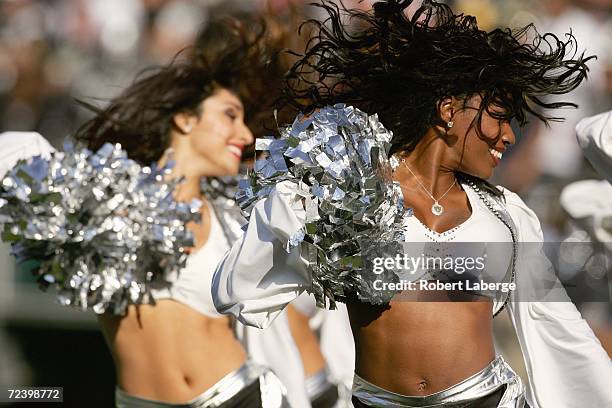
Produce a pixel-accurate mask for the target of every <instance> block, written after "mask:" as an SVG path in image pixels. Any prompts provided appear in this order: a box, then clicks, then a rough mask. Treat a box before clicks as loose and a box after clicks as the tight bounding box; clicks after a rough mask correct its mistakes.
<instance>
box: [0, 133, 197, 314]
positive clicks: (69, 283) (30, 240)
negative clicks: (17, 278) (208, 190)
mask: <svg viewBox="0 0 612 408" xmlns="http://www.w3.org/2000/svg"><path fill="white" fill-rule="evenodd" d="M171 166H172V163H170V164H169V165H168V166H166V167H164V168H156V167H155V166H152V167H142V166H140V165H139V164H138V163H136V162H135V161H133V160H130V159H129V158H128V157H127V153H126V152H125V151H124V150H122V149H121V146H120V145H118V144H117V145H111V144H105V145H104V146H102V147H101V148H100V149H99V150H98V151H97V152H95V153H93V152H91V151H89V150H87V149H84V148H75V147H74V146H72V145H71V144H70V143H66V144H65V146H64V151H63V152H55V153H54V154H52V156H51V158H50V159H49V160H46V159H43V158H41V157H39V156H38V157H33V158H31V159H29V160H22V161H21V162H19V163H18V164H17V165H16V166H15V167H14V168H13V169H12V170H11V171H10V172H9V173H8V174H7V175H6V176H5V178H4V179H3V180H2V182H1V183H2V184H1V186H0V223H2V224H4V228H3V232H2V239H3V240H4V241H5V242H10V243H11V244H12V252H13V254H14V255H15V256H16V258H17V260H18V261H25V260H36V261H38V262H39V263H40V266H39V267H38V268H37V269H36V273H37V275H38V276H39V282H40V283H41V284H42V285H43V286H44V287H47V286H49V285H53V286H55V287H56V288H57V298H58V300H59V303H60V304H62V305H65V306H72V307H76V308H79V309H82V310H87V309H91V310H93V311H94V312H96V313H105V312H109V313H113V314H118V315H122V314H124V313H125V312H126V309H127V306H128V305H130V304H142V303H154V299H153V298H152V296H151V293H150V288H151V285H152V284H154V283H155V282H156V281H166V282H168V281H172V280H174V279H176V276H177V274H178V273H179V271H180V270H181V269H182V268H183V267H184V265H185V262H186V260H187V254H186V253H185V248H187V247H191V246H193V237H192V234H191V233H190V232H189V231H188V230H187V229H186V227H185V224H186V223H187V222H189V221H195V222H199V220H200V213H199V208H200V206H201V202H200V201H198V200H194V201H193V202H191V203H179V202H176V201H175V200H174V198H173V196H172V192H173V191H174V189H175V187H176V185H177V184H178V183H179V182H180V181H181V180H180V179H174V180H172V181H166V180H165V179H164V176H165V175H167V174H169V172H170V171H171Z"/></svg>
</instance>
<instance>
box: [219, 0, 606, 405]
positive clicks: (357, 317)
mask: <svg viewBox="0 0 612 408" xmlns="http://www.w3.org/2000/svg"><path fill="white" fill-rule="evenodd" d="M411 3H412V1H410V0H403V1H400V0H388V1H379V2H376V3H375V4H374V5H373V8H372V10H368V11H362V10H354V9H343V8H340V7H338V6H337V5H336V4H335V3H333V2H331V1H323V2H322V3H321V4H320V5H319V7H321V8H322V9H323V10H324V11H325V12H327V13H328V19H327V20H325V21H324V22H319V21H311V25H312V26H314V28H315V30H314V36H313V38H312V41H311V43H310V46H309V48H308V49H307V50H306V52H305V54H304V55H303V57H302V59H301V60H300V61H298V62H297V63H296V64H295V65H294V67H293V69H292V71H291V72H290V75H289V76H288V77H287V78H288V90H287V94H288V96H289V100H290V101H291V102H292V103H293V104H294V105H295V106H297V107H299V108H300V109H302V110H303V111H304V112H306V113H313V112H314V113H313V116H316V114H317V110H318V109H320V108H323V107H325V106H328V105H333V104H336V103H339V102H340V103H345V104H347V105H352V106H355V107H357V108H359V109H361V110H363V111H365V112H367V113H369V114H378V116H379V118H380V122H381V123H382V125H384V126H386V127H387V128H389V129H390V130H391V131H392V132H393V137H392V139H391V142H390V143H391V148H390V154H392V155H393V159H394V160H396V163H397V164H398V165H397V167H396V168H395V171H394V174H393V179H394V180H396V181H397V182H398V183H399V185H400V187H401V189H402V191H403V193H404V194H403V195H404V205H405V207H409V208H412V210H413V213H411V214H413V216H409V217H407V218H406V219H405V231H404V233H405V239H406V243H405V247H406V248H418V249H420V250H419V251H418V253H419V254H423V253H428V252H427V251H431V252H433V253H435V251H441V252H442V253H444V254H445V256H447V257H449V258H451V259H459V258H464V259H465V257H470V258H473V259H484V258H487V256H489V260H488V262H487V263H486V268H485V270H484V271H482V270H481V271H478V270H477V269H478V268H476V267H473V268H471V270H469V271H468V272H466V273H464V270H461V271H460V270H459V268H454V267H453V266H451V267H446V266H445V267H441V266H435V265H434V266H427V267H421V268H416V269H415V270H413V272H412V274H411V275H410V276H409V277H408V280H409V281H411V282H415V283H422V282H424V283H425V285H424V286H422V287H421V286H418V285H417V286H416V289H410V290H405V291H404V292H402V293H398V294H397V295H396V297H394V298H393V299H392V300H391V301H390V302H389V303H387V304H385V305H375V304H373V303H376V302H375V300H376V296H374V295H373V294H372V296H371V298H372V299H373V300H372V302H369V301H368V299H367V295H368V293H363V292H361V293H357V294H355V293H353V294H351V293H348V294H346V295H347V296H346V298H345V299H344V300H345V301H346V303H347V308H348V310H349V315H350V319H351V325H352V330H353V336H354V339H355V346H356V366H355V377H354V382H353V404H354V405H355V406H356V407H362V406H366V407H367V406H372V407H389V406H393V407H443V406H444V407H503V408H510V407H512V408H520V407H526V406H528V405H527V403H528V404H529V406H531V407H535V408H548V407H583V406H588V407H604V406H612V392H611V390H610V388H609V384H610V383H612V366H611V363H610V359H609V357H608V355H607V353H606V352H605V351H604V350H603V348H602V347H601V345H600V343H599V341H598V340H597V339H596V337H595V336H594V334H593V332H592V330H591V329H590V328H589V326H588V325H587V324H586V322H585V321H584V320H583V319H582V317H581V316H580V313H579V312H578V311H577V310H576V308H575V306H574V305H573V304H572V303H571V301H570V300H569V298H568V296H567V294H566V293H565V291H564V289H563V287H562V285H561V284H560V282H559V281H558V279H557V278H556V276H555V274H554V270H553V267H552V266H551V264H550V262H549V261H548V259H547V258H546V257H545V255H544V254H543V251H542V240H543V237H542V232H541V229H540V224H539V221H538V219H537V217H536V216H535V214H534V213H533V211H531V210H530V209H529V208H528V207H527V206H526V205H525V203H524V202H523V201H522V200H521V199H520V198H519V197H518V196H517V195H516V194H514V193H512V192H511V191H508V190H507V189H504V188H502V187H496V186H493V185H491V184H489V183H488V182H487V181H486V180H487V179H488V178H489V177H490V176H491V175H492V173H493V170H494V168H495V167H496V166H497V165H498V164H499V163H500V160H502V157H503V155H504V152H505V151H506V150H507V149H508V148H510V147H511V146H512V145H513V144H514V142H515V135H514V133H513V131H512V128H511V126H510V121H511V120H516V121H517V122H519V123H520V124H524V123H525V122H526V120H527V116H528V115H533V116H535V117H536V118H537V119H539V120H541V121H543V122H547V121H549V120H555V119H557V118H555V117H551V116H550V115H549V114H548V113H547V112H546V110H550V109H556V108H561V107H567V106H572V104H571V103H569V102H554V103H553V102H551V103H548V102H545V100H544V98H543V97H544V96H546V95H550V94H554V95H560V94H565V93H567V92H570V91H571V90H573V89H575V88H576V87H577V86H579V85H580V83H581V82H582V81H583V80H584V79H585V78H586V74H587V70H588V68H587V62H588V61H589V60H591V58H592V57H585V56H584V55H580V54H578V53H577V52H576V47H577V44H576V43H575V40H574V38H573V37H571V35H570V36H568V38H567V39H566V40H561V39H559V38H557V37H555V36H554V35H552V34H544V35H541V34H539V33H538V32H537V31H536V30H535V28H534V27H533V26H527V27H525V28H523V29H520V30H514V31H513V30H510V29H496V30H493V31H491V32H485V31H482V30H480V29H478V26H477V24H476V20H475V18H474V17H471V16H464V15H456V14H454V13H453V12H452V10H451V9H450V8H449V7H448V6H446V5H444V4H441V3H438V2H434V1H425V2H424V3H423V5H422V7H421V8H419V10H418V11H417V12H416V13H415V14H414V15H413V16H408V15H406V8H407V7H408V6H409V5H410V4H411ZM349 23H350V24H351V25H350V26H348V25H346V24H349ZM349 110H350V109H349ZM330 117H331V118H332V119H328V120H333V116H330ZM336 120H337V121H338V122H337V126H345V125H343V124H342V123H345V122H342V121H343V120H344V121H346V119H342V118H338V119H336ZM299 125H300V124H299V123H298V122H296V124H294V126H295V127H296V128H299V129H301V128H300V126H299ZM319 126H322V125H319ZM304 128H305V126H304ZM309 129H310V128H309ZM309 131H312V132H315V133H316V127H315V128H314V130H309ZM297 133H298V130H296V134H297ZM324 136H325V137H326V135H323V134H322V135H321V138H323V137H324ZM289 142H290V143H297V142H296V141H295V140H291V141H289ZM300 148H302V149H304V150H303V151H298V152H297V153H296V152H295V150H296V149H300ZM308 148H310V147H308V146H305V147H301V146H297V147H295V148H294V150H293V151H292V154H293V156H291V157H297V158H298V159H301V158H302V156H300V155H299V154H300V153H301V154H305V153H304V152H307V149H308ZM551 148H554V146H551ZM332 149H333V146H332V147H330V152H331V151H332ZM340 159H341V157H340ZM340 159H339V160H340ZM351 159H352V158H351ZM301 160H306V159H301ZM328 160H329V159H328ZM356 160H357V159H356ZM321 162H322V163H324V162H325V157H321ZM292 163H293V164H291V165H295V166H300V165H301V164H299V162H298V161H293V162H292ZM334 164H336V163H331V164H322V166H326V165H329V166H332V165H334ZM310 165H312V164H310ZM276 169H282V166H280V165H279V166H278V167H277V168H276ZM298 173H299V172H298ZM307 182H310V180H307V179H306V178H303V179H302V178H299V177H295V178H293V179H291V178H289V176H287V178H286V180H285V181H283V182H280V183H279V184H277V185H276V186H275V187H274V188H273V189H272V190H271V192H270V193H269V196H268V197H267V198H265V199H263V200H261V201H259V202H258V203H256V204H254V206H253V210H252V213H251V217H250V222H249V227H248V229H247V231H246V233H245V235H244V236H243V238H242V239H241V240H240V241H239V242H238V243H236V244H235V245H234V246H233V247H232V249H231V250H230V252H229V253H228V254H227V255H226V257H225V258H224V260H223V261H222V263H221V264H220V266H219V268H218V269H217V272H216V273H215V277H214V283H213V298H214V301H215V304H216V305H217V308H218V309H219V310H223V311H225V312H226V313H232V314H234V315H235V316H237V317H238V319H240V320H241V321H243V322H245V323H247V324H251V325H256V326H265V325H267V324H269V322H270V320H271V319H273V318H274V316H275V315H277V314H278V313H279V312H280V311H281V310H282V308H283V307H284V306H285V305H286V304H287V303H289V302H290V301H292V300H293V299H294V298H295V297H296V296H298V295H299V294H300V293H301V292H302V291H313V292H315V293H316V291H317V290H319V291H320V287H321V285H322V284H323V283H324V281H314V277H315V276H317V275H316V273H319V272H317V269H316V268H314V267H313V265H312V263H309V262H307V261H306V259H307V254H306V253H300V250H299V248H300V247H299V246H295V244H294V241H295V239H296V237H299V236H300V232H301V236H304V234H309V233H310V231H309V230H308V229H305V228H304V223H305V219H306V218H307V216H308V212H309V211H310V213H312V211H313V209H312V207H310V208H309V207H308V206H306V209H305V208H303V207H302V205H303V204H302V203H303V199H302V198H301V197H303V194H306V193H304V183H307ZM296 192H301V193H300V194H302V195H296V194H297V193H296ZM340 193H342V192H340ZM335 194H336V193H334V195H335ZM339 197H342V194H340V195H339ZM317 199H318V200H320V201H321V202H323V204H326V200H329V202H331V201H332V200H333V199H334V198H326V196H325V195H324V194H323V193H321V194H320V195H319V196H317ZM323 204H321V206H320V207H319V210H321V208H322V206H323ZM372 239H375V237H372ZM465 243H473V244H475V245H472V246H467V247H465V246H461V245H458V244H465ZM494 243H499V245H494ZM339 244H340V243H339ZM477 244H478V245H477ZM466 251H467V252H466ZM315 266H316V265H315ZM457 266H459V264H457ZM483 276H486V278H487V281H486V283H490V282H492V281H494V282H497V283H500V284H502V283H503V284H506V285H510V284H514V285H516V287H517V289H516V290H513V291H511V292H507V291H493V292H489V291H486V290H477V289H474V282H475V281H478V280H480V279H484V278H483ZM459 278H461V280H462V281H464V282H465V281H467V282H468V283H464V285H466V286H470V287H472V289H470V290H468V289H467V288H466V287H465V286H464V287H463V288H462V287H461V286H459V287H458V289H455V290H449V289H446V288H444V289H442V290H427V284H428V283H435V282H443V283H454V282H456V281H457V280H458V279H459ZM345 279H346V280H347V282H348V278H345ZM322 282H323V283H322ZM341 284H342V282H339V283H338V282H336V281H334V285H341ZM455 288H457V287H456V286H455ZM357 295H359V296H357ZM364 297H365V298H366V299H365V300H364ZM457 298H458V299H461V300H464V301H459V302H447V301H449V300H453V299H457ZM419 299H426V301H419V302H416V301H409V300H419ZM467 300H474V301H467ZM505 306H507V308H506V309H507V311H508V312H509V313H510V317H511V319H512V322H513V324H514V327H515V329H516V333H517V336H518V339H519V342H520V346H521V349H522V352H523V355H524V358H525V362H526V367H527V371H528V375H529V387H528V388H527V391H525V387H524V386H523V384H522V382H521V380H520V378H519V377H518V376H517V375H516V374H515V373H514V372H513V371H512V369H511V368H510V366H509V365H508V364H507V363H506V362H505V361H504V360H503V358H502V357H501V356H499V355H497V354H496V351H495V348H494V345H493V332H492V318H493V317H494V316H495V315H496V314H498V313H499V312H500V311H501V310H502V309H503V308H504V307H505Z"/></svg>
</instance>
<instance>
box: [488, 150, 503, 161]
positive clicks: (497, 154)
mask: <svg viewBox="0 0 612 408" xmlns="http://www.w3.org/2000/svg"><path fill="white" fill-rule="evenodd" d="M489 153H491V156H493V157H495V158H496V159H497V160H501V159H502V156H503V153H502V152H499V151H497V150H495V149H489Z"/></svg>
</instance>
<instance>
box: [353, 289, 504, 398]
mask: <svg viewBox="0 0 612 408" xmlns="http://www.w3.org/2000/svg"><path fill="white" fill-rule="evenodd" d="M413 295H414V296H417V297H418V295H419V294H418V293H414V294H413ZM424 295H425V296H427V297H428V299H427V301H410V300H406V299H405V298H402V301H395V300H394V301H391V302H390V304H389V305H388V306H387V307H378V306H372V305H370V304H365V303H360V302H358V301H352V302H349V303H348V304H347V306H348V310H349V316H350V320H351V326H352V329H353V336H354V338H355V352H356V362H355V372H356V373H357V374H358V375H359V376H360V377H361V378H363V379H364V380H366V381H368V382H370V383H372V384H374V385H376V386H378V387H381V388H384V389H386V390H388V391H392V392H394V393H398V394H402V395H409V396H425V395H429V394H433V393H436V392H438V391H442V390H444V389H447V388H449V387H451V386H453V385H455V384H457V383H459V382H461V381H462V380H464V379H466V378H468V377H470V376H472V375H473V374H476V373H477V372H478V371H480V370H482V369H483V368H485V367H486V366H487V365H488V364H489V363H490V362H491V361H492V360H493V359H494V358H495V350H494V346H493V330H492V317H491V312H492V302H491V301H489V300H487V298H484V297H481V298H480V299H478V301H465V302H455V301H442V300H448V299H449V298H452V294H450V293H449V292H444V291H439V292H434V293H432V292H428V293H427V294H424ZM436 300H440V301H436Z"/></svg>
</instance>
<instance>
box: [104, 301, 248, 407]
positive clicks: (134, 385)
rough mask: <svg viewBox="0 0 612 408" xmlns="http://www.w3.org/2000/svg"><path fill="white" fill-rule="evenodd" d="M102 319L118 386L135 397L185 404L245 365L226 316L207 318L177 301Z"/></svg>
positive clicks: (243, 357) (131, 309)
mask: <svg viewBox="0 0 612 408" xmlns="http://www.w3.org/2000/svg"><path fill="white" fill-rule="evenodd" d="M99 320H100V323H101V326H102V331H103V333H104V336H105V338H106V341H107V343H108V345H109V347H110V349H111V353H112V355H113V359H114V361H115V367H116V371H117V383H118V386H119V387H120V388H121V389H122V390H123V391H125V392H127V393H128V394H131V395H134V396H137V397H141V398H146V399H152V400H156V401H163V402H168V403H185V402H187V401H189V400H191V399H193V398H194V397H196V396H197V395H199V394H201V393H202V392H204V391H205V390H207V389H209V388H210V387H211V386H213V385H214V384H215V383H216V382H218V381H219V380H220V379H221V378H223V377H224V376H225V375H226V374H228V373H230V372H232V371H234V370H236V369H238V368H239V367H240V366H241V365H242V364H244V362H245V361H246V353H245V351H244V349H243V348H242V346H241V344H240V343H239V342H238V340H236V339H235V337H234V333H233V330H232V328H231V326H230V321H229V318H228V317H220V318H214V317H208V316H205V315H203V314H201V313H199V312H197V311H195V310H193V309H191V308H190V307H188V306H186V305H184V304H181V303H178V302H176V301H173V300H161V301H158V302H157V304H156V305H154V306H150V305H141V306H138V308H137V307H136V306H130V308H129V310H128V313H127V315H126V316H124V317H117V316H111V315H102V316H100V318H99Z"/></svg>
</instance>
